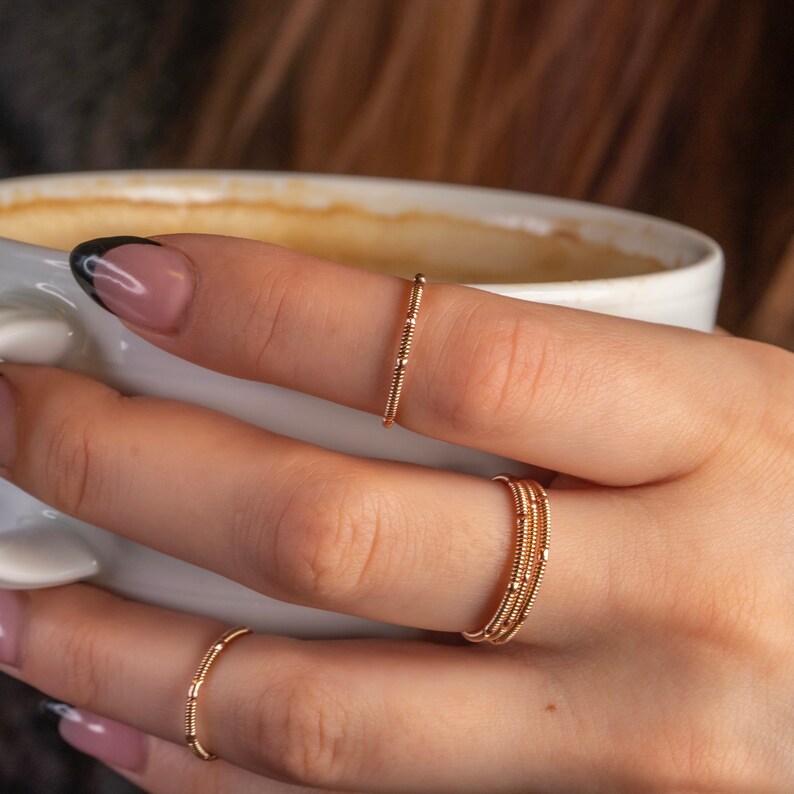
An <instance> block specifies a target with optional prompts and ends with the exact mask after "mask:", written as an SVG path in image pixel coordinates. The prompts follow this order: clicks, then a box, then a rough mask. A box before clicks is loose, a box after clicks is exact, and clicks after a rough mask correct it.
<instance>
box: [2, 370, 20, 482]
mask: <svg viewBox="0 0 794 794" xmlns="http://www.w3.org/2000/svg"><path fill="white" fill-rule="evenodd" d="M16 446H17V398H16V395H15V394H14V390H13V388H12V387H11V384H10V383H9V382H8V379H7V378H4V377H3V376H2V375H0V466H4V467H7V466H10V465H11V462H12V461H13V460H14V453H15V452H16Z"/></svg>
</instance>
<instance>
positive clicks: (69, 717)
mask: <svg viewBox="0 0 794 794" xmlns="http://www.w3.org/2000/svg"><path fill="white" fill-rule="evenodd" d="M45 708H46V710H47V711H49V712H51V713H54V714H56V715H57V716H59V717H60V722H59V724H58V731H59V733H60V735H61V737H62V738H63V739H64V741H65V742H66V743H67V744H70V745H71V746H72V747H74V748H75V749H77V750H79V751H80V752H83V753H86V754H87V755H90V756H93V757H94V758H96V759H97V760H99V761H101V762H102V763H104V764H106V765H107V766H109V767H110V768H111V769H113V770H114V771H115V772H116V773H118V774H119V775H121V776H122V777H124V778H126V779H127V780H129V781H130V782H131V783H134V784H135V785H136V786H138V787H139V788H141V789H143V790H144V791H145V792H148V794H186V792H190V794H232V792H233V794H311V792H319V789H314V788H311V789H310V788H304V787H303V786H293V785H290V784H289V783H282V782H280V781H277V780H272V779H271V778H265V777H262V776H261V775H256V774H254V773H253V772H247V771H246V770H244V769H240V768H239V767H236V766H234V765H232V764H229V763H227V762H226V761H222V760H218V761H213V762H211V763H206V762H203V761H200V760H199V759H198V758H196V757H195V756H194V755H193V753H191V751H190V750H189V749H188V748H187V747H185V746H181V745H176V744H173V743H171V742H168V741H166V740H165V739H160V738H158V737H156V736H149V735H147V734H145V733H142V732H141V731H138V730H136V729H135V728H130V727H128V726H127V725H123V724H122V723H120V722H115V721H114V720H109V719H106V718H105V717H100V716H98V715H96V714H92V713H91V712H88V711H85V710H83V709H75V708H72V707H71V706H67V705H65V704H62V703H54V702H52V701H48V702H47V703H46V704H45ZM324 794H328V791H327V790H326V791H325V792H324Z"/></svg>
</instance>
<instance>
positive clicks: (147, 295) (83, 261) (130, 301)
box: [69, 237, 193, 331]
mask: <svg viewBox="0 0 794 794" xmlns="http://www.w3.org/2000/svg"><path fill="white" fill-rule="evenodd" d="M69 264H70V265H71V267H72V273H73V274H74V277H75V278H76V279H77V283H78V284H79V285H80V286H81V287H82V288H83V290H84V291H85V292H86V293H87V294H88V295H89V296H90V297H91V298H93V299H94V300H95V301H96V302H97V303H98V304H99V305H100V306H102V308H104V309H107V310H108V311H110V312H113V314H115V315H116V316H118V317H121V319H122V320H127V321H128V322H131V323H135V324H136V325H140V326H143V327H144V328H149V329H151V330H153V331H166V330H173V329H176V328H178V327H179V324H180V322H181V320H182V318H183V315H184V314H185V311H186V310H187V307H188V305H189V303H190V299H191V297H192V295H193V267H192V265H191V263H190V261H189V260H188V258H187V256H185V254H183V253H182V252H181V251H178V250H177V249H175V248H171V247H170V246H167V245H161V244H160V243H157V242H155V241H154V240H147V239H146V238H145V237H100V238H99V239H97V240H89V241H88V242H85V243H80V245H78V246H77V248H75V249H74V250H73V251H72V253H71V254H70V256H69Z"/></svg>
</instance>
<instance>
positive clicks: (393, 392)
mask: <svg viewBox="0 0 794 794" xmlns="http://www.w3.org/2000/svg"><path fill="white" fill-rule="evenodd" d="M426 281H427V279H426V278H425V277H424V276H423V275H422V274H421V273H417V274H416V275H415V276H414V281H413V284H412V285H411V295H410V297H409V299H408V313H407V315H406V318H405V324H404V326H403V335H402V339H401V340H400V347H399V349H398V351H397V360H396V362H395V364H394V373H393V374H392V379H391V388H390V389H389V398H388V399H387V400H386V411H385V412H384V414H383V426H384V427H391V426H392V425H393V424H394V418H395V416H397V404H398V403H399V402H400V393H401V392H402V388H403V381H404V380H405V368H406V367H407V366H408V354H409V353H410V352H411V343H412V342H413V340H414V329H415V328H416V315H417V314H418V313H419V304H420V303H421V302H422V292H423V291H424V287H425V282H426Z"/></svg>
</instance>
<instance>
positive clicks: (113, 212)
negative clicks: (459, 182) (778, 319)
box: [0, 176, 667, 284]
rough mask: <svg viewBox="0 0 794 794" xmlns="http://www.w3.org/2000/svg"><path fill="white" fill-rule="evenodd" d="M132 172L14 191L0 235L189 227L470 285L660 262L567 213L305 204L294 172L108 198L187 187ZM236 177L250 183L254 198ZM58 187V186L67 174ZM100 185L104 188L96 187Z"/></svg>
mask: <svg viewBox="0 0 794 794" xmlns="http://www.w3.org/2000/svg"><path fill="white" fill-rule="evenodd" d="M137 179H138V181H137V182H136V178H135V177H130V178H129V179H125V180H124V182H123V183H121V182H119V181H118V180H114V179H112V178H108V179H107V180H102V179H98V180H95V181H92V182H91V183H90V185H89V187H90V191H89V190H87V189H86V185H85V184H84V185H83V186H82V190H83V191H85V192H84V194H83V195H79V196H70V197H66V196H64V197H56V196H51V195H42V194H41V193H39V194H38V195H37V194H36V192H35V191H34V190H30V189H28V190H17V191H14V192H12V193H11V195H10V196H7V197H6V198H5V199H4V201H3V203H1V204H0V236H5V237H10V238H12V239H19V240H22V241H24V242H29V243H34V244H38V245H43V246H47V247H54V248H61V249H64V250H67V249H69V248H72V247H73V246H74V245H76V244H77V243H78V242H81V241H82V240H85V239H89V238H91V237H103V236H111V235H115V234H133V235H139V236H146V237H148V236H151V235H154V234H169V233H176V232H185V231H200V232H203V233H212V234H227V235H231V236H237V237H249V238H252V239H258V240H263V241H265V242H270V243H274V244H277V245H283V246H286V247H289V248H295V249H297V250H299V251H303V252H304V253H307V254H312V255H315V256H319V257H321V258H324V259H331V260H333V261H337V262H342V263H345V264H349V265H353V266H356V267H364V268H368V269H374V270H379V271H383V272H388V273H392V274H394V275H398V276H401V277H403V278H411V277H412V276H413V274H414V273H416V272H417V271H423V272H427V273H428V275H429V276H430V279H431V281H449V282H458V283H469V284H478V283H481V284H487V283H542V282H557V281H571V280H589V279H596V278H598V279H602V278H616V277H622V276H632V275H638V274H644V273H653V272H659V271H661V270H665V269H667V268H666V267H665V266H664V265H663V264H661V262H660V261H659V260H657V259H655V258H652V257H649V256H643V255H641V254H634V253H626V252H624V251H621V250H619V249H617V248H615V247H614V246H612V245H609V244H608V243H603V244H602V243H596V242H590V241H585V240H583V239H582V237H581V236H580V234H579V233H578V232H577V230H576V222H574V221H568V220H565V221H559V222H558V221H550V220H544V223H548V225H549V227H550V228H549V232H548V233H547V234H538V233H535V232H532V231H529V230H527V229H522V228H514V227H513V226H505V225H500V224H498V223H495V222H487V221H483V220H481V219H477V218H471V217H467V216H465V215H463V214H459V215H456V214H452V213H444V212H438V211H425V210H404V209H398V210H395V211H389V210H385V211H383V212H381V211H373V210H370V209H364V208H362V207H361V206H358V205H356V204H353V203H349V202H344V201H335V200H333V199H332V198H330V197H329V196H327V195H325V194H323V193H322V192H320V193H319V194H318V195H317V196H315V197H314V198H315V200H316V199H320V202H319V203H316V204H314V205H307V199H308V198H311V197H312V191H311V188H312V186H311V183H308V182H302V181H301V180H291V181H290V182H288V183H282V185H281V187H280V188H278V189H277V188H275V187H272V186H269V185H266V184H263V183H253V180H252V184H251V185H248V186H246V185H245V183H237V185H235V183H230V184H228V185H224V186H223V188H222V189H223V190H224V191H225V192H228V193H231V196H230V197H229V198H201V197H192V196H189V197H188V200H187V201H170V200H154V199H149V198H130V197H126V196H119V195H118V194H119V192H121V191H128V190H129V189H130V188H131V187H134V186H135V185H136V184H137V185H140V186H141V187H143V188H145V189H147V190H151V191H152V192H155V191H156V190H158V189H160V190H161V191H162V190H163V188H166V189H167V188H168V187H169V184H170V186H171V187H172V188H174V189H176V190H190V188H191V179H190V178H189V177H188V178H179V179H175V180H174V181H173V182H171V183H169V182H167V181H165V180H163V181H162V182H161V183H158V182H156V181H155V182H152V181H151V179H150V178H147V177H145V176H140V177H138V178H137ZM79 183H80V180H79V178H77V179H75V180H74V181H73V189H78V190H79V188H80V184H79ZM238 185H242V186H243V188H246V187H247V188H253V187H256V194H257V195H258V196H259V197H258V198H254V197H253V196H252V195H251V194H250V193H249V191H248V190H245V189H242V188H239V187H238ZM192 186H193V187H195V188H197V189H198V190H199V191H204V192H205V194H206V195H211V194H212V192H213V191H215V192H216V194H217V191H218V190H219V185H218V183H217V182H215V183H213V182H211V181H208V180H207V179H206V178H204V179H202V178H201V177H197V178H195V180H193V181H192ZM262 187H265V188H268V187H269V188H270V190H269V191H266V192H269V193H270V194H271V195H270V196H268V197H266V198H265V197H262V192H263V191H262ZM64 189H69V187H68V181H66V182H65V185H64ZM103 190H107V191H108V193H110V195H104V196H103V195H101V193H102V191H103ZM81 192H82V191H81ZM114 193H115V195H113V194H114ZM243 194H247V195H246V196H245V197H243ZM296 199H299V200H298V201H296ZM418 200H419V199H418ZM378 201H379V203H384V202H383V201H382V200H381V198H380V197H378ZM404 201H405V199H404V198H403V197H399V202H400V203H404Z"/></svg>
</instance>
